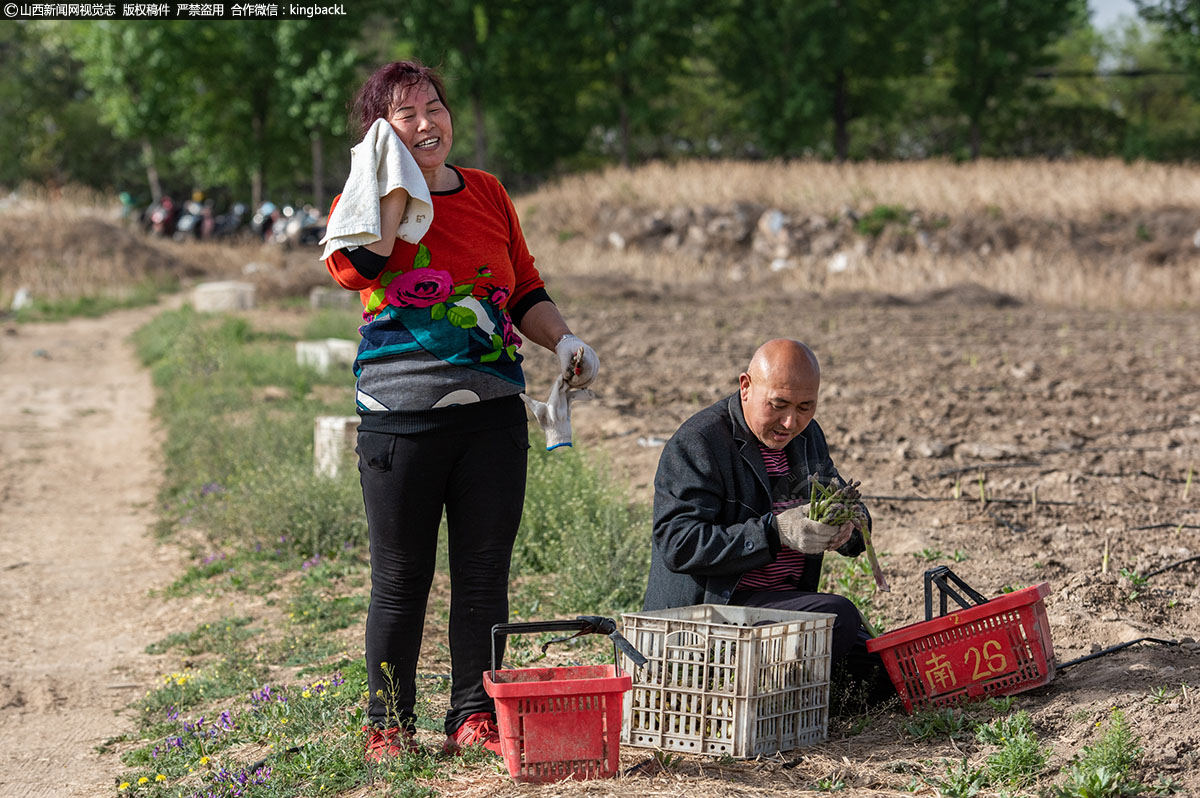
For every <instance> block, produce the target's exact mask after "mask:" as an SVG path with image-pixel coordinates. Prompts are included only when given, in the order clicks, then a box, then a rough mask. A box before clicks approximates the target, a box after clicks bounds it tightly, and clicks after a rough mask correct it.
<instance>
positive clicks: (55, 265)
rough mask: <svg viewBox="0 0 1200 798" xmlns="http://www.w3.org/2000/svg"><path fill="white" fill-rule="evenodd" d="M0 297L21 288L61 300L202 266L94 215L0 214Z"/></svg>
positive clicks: (194, 272) (196, 272)
mask: <svg viewBox="0 0 1200 798" xmlns="http://www.w3.org/2000/svg"><path fill="white" fill-rule="evenodd" d="M0 248H2V249H3V251H4V252H5V255H6V257H5V259H4V261H3V263H0V295H11V294H12V293H13V292H15V291H16V290H17V289H18V288H20V287H24V288H26V289H27V290H29V291H31V292H32V293H34V294H35V295H39V296H47V297H54V298H61V297H64V296H70V295H74V294H80V293H94V292H95V289H96V288H98V287H101V286H114V285H127V284H134V283H138V282H141V281H143V280H146V279H148V278H149V279H154V278H157V277H162V276H166V275H174V276H176V277H179V278H190V277H199V276H200V275H202V274H204V272H205V268H204V264H203V263H202V262H200V260H199V259H198V258H193V257H190V256H189V255H188V253H180V252H169V251H167V250H165V249H164V248H163V247H161V246H159V245H158V244H157V242H155V241H154V240H153V239H151V238H149V237H147V236H145V235H143V234H141V233H140V232H139V231H137V230H136V229H134V228H131V227H127V226H125V225H123V224H121V223H120V222H119V221H118V220H112V219H106V218H103V217H100V216H86V215H85V216H58V215H55V216H47V217H40V216H37V215H25V214H0Z"/></svg>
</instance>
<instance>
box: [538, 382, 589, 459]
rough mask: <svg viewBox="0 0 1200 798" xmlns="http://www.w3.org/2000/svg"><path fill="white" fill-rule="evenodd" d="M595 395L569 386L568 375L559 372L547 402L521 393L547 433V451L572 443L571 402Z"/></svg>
mask: <svg viewBox="0 0 1200 798" xmlns="http://www.w3.org/2000/svg"><path fill="white" fill-rule="evenodd" d="M594 396H595V394H593V393H592V392H591V391H579V390H574V389H571V388H568V387H567V380H566V376H565V375H563V374H559V375H558V378H557V379H555V380H554V387H553V388H551V389H550V398H548V399H547V400H546V401H545V402H539V401H538V400H537V399H530V398H529V397H528V396H526V395H525V394H521V399H523V400H524V402H525V405H526V406H527V407H528V408H529V410H530V412H532V413H533V417H534V418H536V419H537V422H538V424H539V425H541V427H542V431H543V432H545V433H546V451H550V450H551V449H557V448H558V447H560V446H570V445H571V403H572V402H577V401H579V400H582V399H591V398H593V397H594Z"/></svg>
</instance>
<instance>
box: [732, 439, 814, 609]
mask: <svg viewBox="0 0 1200 798" xmlns="http://www.w3.org/2000/svg"><path fill="white" fill-rule="evenodd" d="M758 448H759V450H760V451H761V452H762V458H763V463H764V464H765V465H766V466H767V477H768V479H770V480H774V479H775V478H776V477H782V476H785V475H786V474H787V473H788V459H787V452H785V451H784V450H783V449H768V448H767V447H766V446H763V445H762V444H761V443H760V444H759V445H758ZM801 504H804V501H803V500H802V499H799V498H795V499H785V500H783V501H775V502H772V504H771V511H772V512H774V513H776V514H778V513H781V512H783V511H784V510H787V509H789V508H791V507H796V506H798V505H801ZM803 572H804V555H803V554H801V553H800V552H798V551H793V550H792V549H789V548H788V547H787V546H784V547H783V548H782V549H780V550H779V553H778V554H776V555H775V559H774V560H772V561H771V562H769V563H767V564H766V565H763V566H760V567H758V568H755V569H754V570H752V571H747V572H746V573H744V574H742V578H741V580H740V581H739V582H738V584H737V589H738V590H796V589H797V585H798V584H799V582H800V574H802V573H803Z"/></svg>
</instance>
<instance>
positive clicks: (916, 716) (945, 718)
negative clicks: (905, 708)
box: [904, 707, 975, 740]
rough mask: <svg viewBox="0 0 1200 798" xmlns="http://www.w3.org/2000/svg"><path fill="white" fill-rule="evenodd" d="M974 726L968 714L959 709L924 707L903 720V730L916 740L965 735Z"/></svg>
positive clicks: (951, 737)
mask: <svg viewBox="0 0 1200 798" xmlns="http://www.w3.org/2000/svg"><path fill="white" fill-rule="evenodd" d="M974 728H975V723H974V721H973V720H972V719H971V717H970V715H968V714H967V713H966V712H963V711H962V710H959V709H954V708H952V707H948V708H945V709H926V710H923V711H920V712H914V713H913V714H912V717H910V718H908V719H907V720H906V721H904V731H906V732H907V733H908V734H909V735H911V736H912V737H913V738H914V739H917V740H930V739H935V738H943V737H944V738H947V739H955V738H960V737H967V736H969V735H970V734H971V731H972V729H974Z"/></svg>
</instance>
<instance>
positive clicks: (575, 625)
mask: <svg viewBox="0 0 1200 798" xmlns="http://www.w3.org/2000/svg"><path fill="white" fill-rule="evenodd" d="M541 632H575V634H573V635H568V636H567V637H559V638H555V639H554V640H549V641H547V642H546V643H545V644H543V645H542V653H543V654H545V653H546V649H547V648H548V647H549V646H550V644H551V643H561V642H562V641H564V640H571V639H572V638H575V637H579V636H580V635H608V637H609V638H610V639H611V640H612V641H613V663H614V664H615V666H616V671H617V673H618V674H620V673H621V659H620V657H619V656H618V652H623V653H624V654H625V656H627V657H629V659H631V660H633V663H634V665H636V666H637V667H641V666H642V665H645V664H646V662H647V660H646V658H645V657H643V656H642V654H641V652H640V651H638V650H637V649H636V648H634V647H633V644H632V643H630V642H629V641H628V640H626V639H625V636H624V635H622V634H621V633H620V632H619V631H617V622H616V621H614V620H613V619H612V618H605V617H604V616H602V615H580V616H578V617H577V618H576V619H575V620H573V621H568V620H562V621H524V622H520V623H498V624H496V625H495V626H493V627H492V680H493V681H494V680H495V678H496V636H497V635H505V636H507V635H516V634H521V635H523V634H539V633H541Z"/></svg>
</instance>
